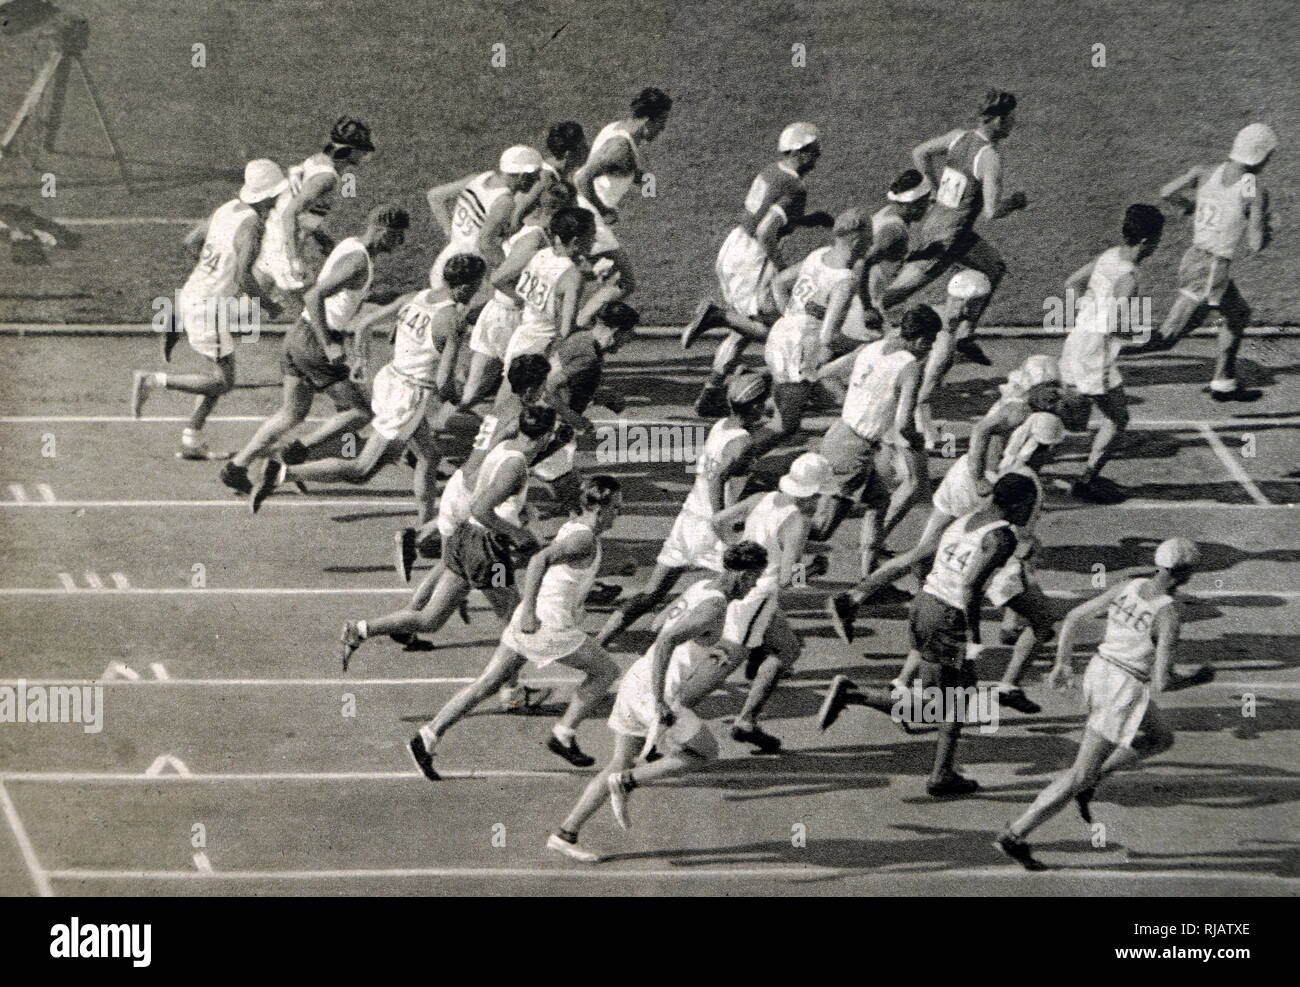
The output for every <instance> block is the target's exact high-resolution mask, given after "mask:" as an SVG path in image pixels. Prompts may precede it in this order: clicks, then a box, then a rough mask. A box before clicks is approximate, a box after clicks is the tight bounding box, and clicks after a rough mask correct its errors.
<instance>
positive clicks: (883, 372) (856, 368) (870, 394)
mask: <svg viewBox="0 0 1300 987" xmlns="http://www.w3.org/2000/svg"><path fill="white" fill-rule="evenodd" d="M884 350H885V340H883V339H880V340H877V341H876V342H874V343H868V344H867V345H866V346H864V347H863V348H862V352H860V353H859V354H858V356H857V359H856V360H854V361H853V373H852V375H851V376H850V378H849V390H848V393H847V394H846V395H845V396H844V408H843V410H842V411H841V412H840V417H841V418H843V419H844V421H845V423H846V424H847V425H848V426H849V427H850V428H852V429H853V431H855V432H857V433H858V435H860V436H862V437H863V438H864V439H870V440H871V441H873V442H880V443H886V442H888V443H893V444H896V445H897V444H901V443H902V441H903V440H902V438H901V436H899V435H898V432H897V429H895V428H894V416H895V415H896V414H897V412H898V377H899V375H900V374H901V373H902V372H903V371H904V370H905V369H906V368H907V367H909V366H911V365H912V364H913V363H915V362H916V357H915V356H913V355H912V354H911V353H910V352H908V351H907V350H906V349H899V350H895V351H894V352H892V353H885V351H884Z"/></svg>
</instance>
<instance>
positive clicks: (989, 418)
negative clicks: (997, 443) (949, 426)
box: [966, 405, 1020, 495]
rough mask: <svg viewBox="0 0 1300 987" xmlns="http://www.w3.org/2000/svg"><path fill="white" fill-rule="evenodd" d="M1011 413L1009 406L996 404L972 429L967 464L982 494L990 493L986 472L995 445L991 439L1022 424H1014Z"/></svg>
mask: <svg viewBox="0 0 1300 987" xmlns="http://www.w3.org/2000/svg"><path fill="white" fill-rule="evenodd" d="M1010 414H1011V410H1010V409H1009V408H1006V407H999V406H997V405H994V406H993V407H992V408H990V409H989V410H988V412H987V413H986V414H985V415H984V417H983V418H981V419H980V420H979V421H977V422H976V423H975V427H974V428H973V429H971V433H970V446H969V448H968V449H967V452H966V465H967V466H968V467H969V469H970V475H971V479H972V480H974V481H975V489H976V490H978V491H979V492H980V494H981V495H983V494H987V493H988V485H989V481H988V477H987V476H986V475H985V474H986V472H987V470H988V466H989V463H990V461H992V459H993V457H992V456H991V455H990V454H989V453H990V452H991V450H992V447H993V443H992V442H991V441H990V440H991V439H992V438H993V435H994V434H995V433H1005V432H1009V431H1010V430H1011V429H1013V428H1015V427H1016V425H1019V424H1020V422H1016V423H1015V425H1012V424H1011V423H1010V420H1009V417H1008V416H1009V415H1010Z"/></svg>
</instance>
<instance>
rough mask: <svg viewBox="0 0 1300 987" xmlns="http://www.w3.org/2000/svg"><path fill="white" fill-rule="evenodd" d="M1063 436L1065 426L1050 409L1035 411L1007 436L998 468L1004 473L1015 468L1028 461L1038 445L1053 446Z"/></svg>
mask: <svg viewBox="0 0 1300 987" xmlns="http://www.w3.org/2000/svg"><path fill="white" fill-rule="evenodd" d="M1064 438H1065V426H1064V425H1063V424H1062V423H1061V419H1059V418H1057V417H1056V416H1055V415H1054V414H1052V413H1051V412H1050V411H1035V412H1034V413H1033V414H1032V415H1030V416H1029V417H1028V418H1026V419H1025V420H1024V421H1023V422H1021V423H1020V425H1019V426H1017V428H1016V429H1015V431H1013V432H1012V433H1011V434H1010V435H1009V436H1007V445H1006V448H1005V449H1004V450H1003V451H1002V459H1001V461H1000V462H999V463H998V470H999V471H1000V472H1003V473H1005V472H1007V471H1008V470H1012V469H1015V468H1016V467H1017V466H1021V465H1023V464H1024V463H1026V462H1028V461H1029V457H1030V456H1032V455H1033V454H1034V453H1035V452H1037V451H1038V449H1039V448H1040V447H1042V446H1054V445H1056V444H1057V443H1058V442H1060V441H1061V440H1062V439H1064Z"/></svg>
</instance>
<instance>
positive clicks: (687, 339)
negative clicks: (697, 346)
mask: <svg viewBox="0 0 1300 987" xmlns="http://www.w3.org/2000/svg"><path fill="white" fill-rule="evenodd" d="M720 315H721V312H720V311H719V309H718V306H716V305H714V304H713V302H711V301H709V300H708V299H707V298H706V299H704V300H703V301H702V302H700V303H699V304H698V305H696V306H695V312H694V314H692V315H691V321H690V322H688V323H686V325H685V326H684V327H682V349H684V350H689V349H690V348H691V344H692V343H693V342H695V341H696V340H697V339H699V338H700V334H701V333H703V332H704V331H705V330H707V329H712V328H713V327H714V326H716V325H718V317H719V316H720Z"/></svg>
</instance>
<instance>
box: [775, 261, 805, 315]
mask: <svg viewBox="0 0 1300 987" xmlns="http://www.w3.org/2000/svg"><path fill="white" fill-rule="evenodd" d="M798 280H799V265H798V264H791V265H790V266H789V267H787V268H786V269H785V270H783V271H782V272H781V273H780V274H778V275H777V276H776V277H774V278H773V279H772V297H773V298H775V299H776V308H777V311H778V312H784V311H785V307H786V306H787V305H789V304H790V290H791V289H792V288H793V287H794V283H795V282H796V281H798Z"/></svg>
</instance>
